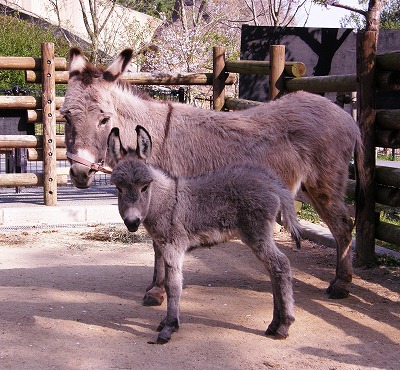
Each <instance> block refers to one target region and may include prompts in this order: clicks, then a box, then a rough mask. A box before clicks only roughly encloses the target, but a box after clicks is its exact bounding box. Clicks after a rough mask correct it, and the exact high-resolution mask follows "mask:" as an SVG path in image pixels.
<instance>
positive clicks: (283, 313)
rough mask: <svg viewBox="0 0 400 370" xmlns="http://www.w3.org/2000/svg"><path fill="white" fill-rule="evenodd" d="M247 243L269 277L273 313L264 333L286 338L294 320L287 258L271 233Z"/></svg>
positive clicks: (290, 276)
mask: <svg viewBox="0 0 400 370" xmlns="http://www.w3.org/2000/svg"><path fill="white" fill-rule="evenodd" d="M271 230H272V229H271ZM246 243H247V242H246ZM257 244H258V245H257ZM249 245H250V246H251V248H252V250H253V252H254V253H255V255H256V256H257V257H258V258H259V259H260V260H261V261H262V262H263V263H264V266H265V267H266V269H267V271H268V273H269V276H270V279H271V285H272V294H273V300H274V313H273V319H272V321H271V323H270V324H269V326H268V329H267V330H266V332H265V334H266V335H275V336H276V337H277V338H286V337H287V336H288V335H289V334H288V331H289V326H290V325H291V324H292V323H293V322H294V310H293V303H294V301H293V287H292V275H291V271H290V262H289V259H288V258H287V257H286V256H285V255H284V254H283V253H282V252H281V251H280V250H279V249H278V248H277V246H276V245H275V243H274V241H273V240H272V235H270V236H268V238H266V240H264V241H263V242H261V243H252V244H249Z"/></svg>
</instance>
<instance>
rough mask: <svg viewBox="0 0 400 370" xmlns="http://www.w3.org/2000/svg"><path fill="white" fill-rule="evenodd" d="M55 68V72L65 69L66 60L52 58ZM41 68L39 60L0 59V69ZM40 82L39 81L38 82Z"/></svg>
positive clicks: (21, 58)
mask: <svg viewBox="0 0 400 370" xmlns="http://www.w3.org/2000/svg"><path fill="white" fill-rule="evenodd" d="M54 63H55V68H56V69H57V70H66V69H67V60H66V59H65V58H61V57H57V58H54ZM41 68H42V59H41V58H31V57H0V69H16V70H24V69H34V70H40V69H41ZM39 82H41V81H39Z"/></svg>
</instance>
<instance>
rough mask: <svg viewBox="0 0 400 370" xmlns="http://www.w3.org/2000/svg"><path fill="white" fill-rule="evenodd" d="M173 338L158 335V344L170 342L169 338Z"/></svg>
mask: <svg viewBox="0 0 400 370" xmlns="http://www.w3.org/2000/svg"><path fill="white" fill-rule="evenodd" d="M170 339H171V337H169V338H163V337H160V336H158V337H157V342H156V343H157V344H166V343H168V342H169V340H170Z"/></svg>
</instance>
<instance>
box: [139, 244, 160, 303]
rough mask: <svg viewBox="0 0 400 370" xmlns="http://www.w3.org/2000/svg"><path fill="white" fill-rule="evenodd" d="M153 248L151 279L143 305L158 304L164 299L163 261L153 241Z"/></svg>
mask: <svg viewBox="0 0 400 370" xmlns="http://www.w3.org/2000/svg"><path fill="white" fill-rule="evenodd" d="M153 249H154V273H153V281H152V283H151V284H150V285H149V286H148V287H147V289H146V294H145V295H144V297H143V302H142V304H143V306H160V305H161V304H162V303H163V301H164V292H165V288H164V280H165V262H164V257H163V256H162V254H161V252H160V248H159V246H158V245H157V243H156V242H154V241H153Z"/></svg>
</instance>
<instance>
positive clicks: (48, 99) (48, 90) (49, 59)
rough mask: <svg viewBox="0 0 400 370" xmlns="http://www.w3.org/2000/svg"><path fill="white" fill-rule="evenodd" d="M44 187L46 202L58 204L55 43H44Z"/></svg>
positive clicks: (52, 204)
mask: <svg viewBox="0 0 400 370" xmlns="http://www.w3.org/2000/svg"><path fill="white" fill-rule="evenodd" d="M42 60H43V63H42V77H43V82H42V86H43V94H42V113H43V119H42V121H43V173H44V179H43V187H44V192H43V194H44V204H45V205H46V206H55V205H57V155H56V102H55V100H56V83H55V71H56V69H55V65H54V44H53V43H50V42H46V43H43V44H42Z"/></svg>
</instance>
